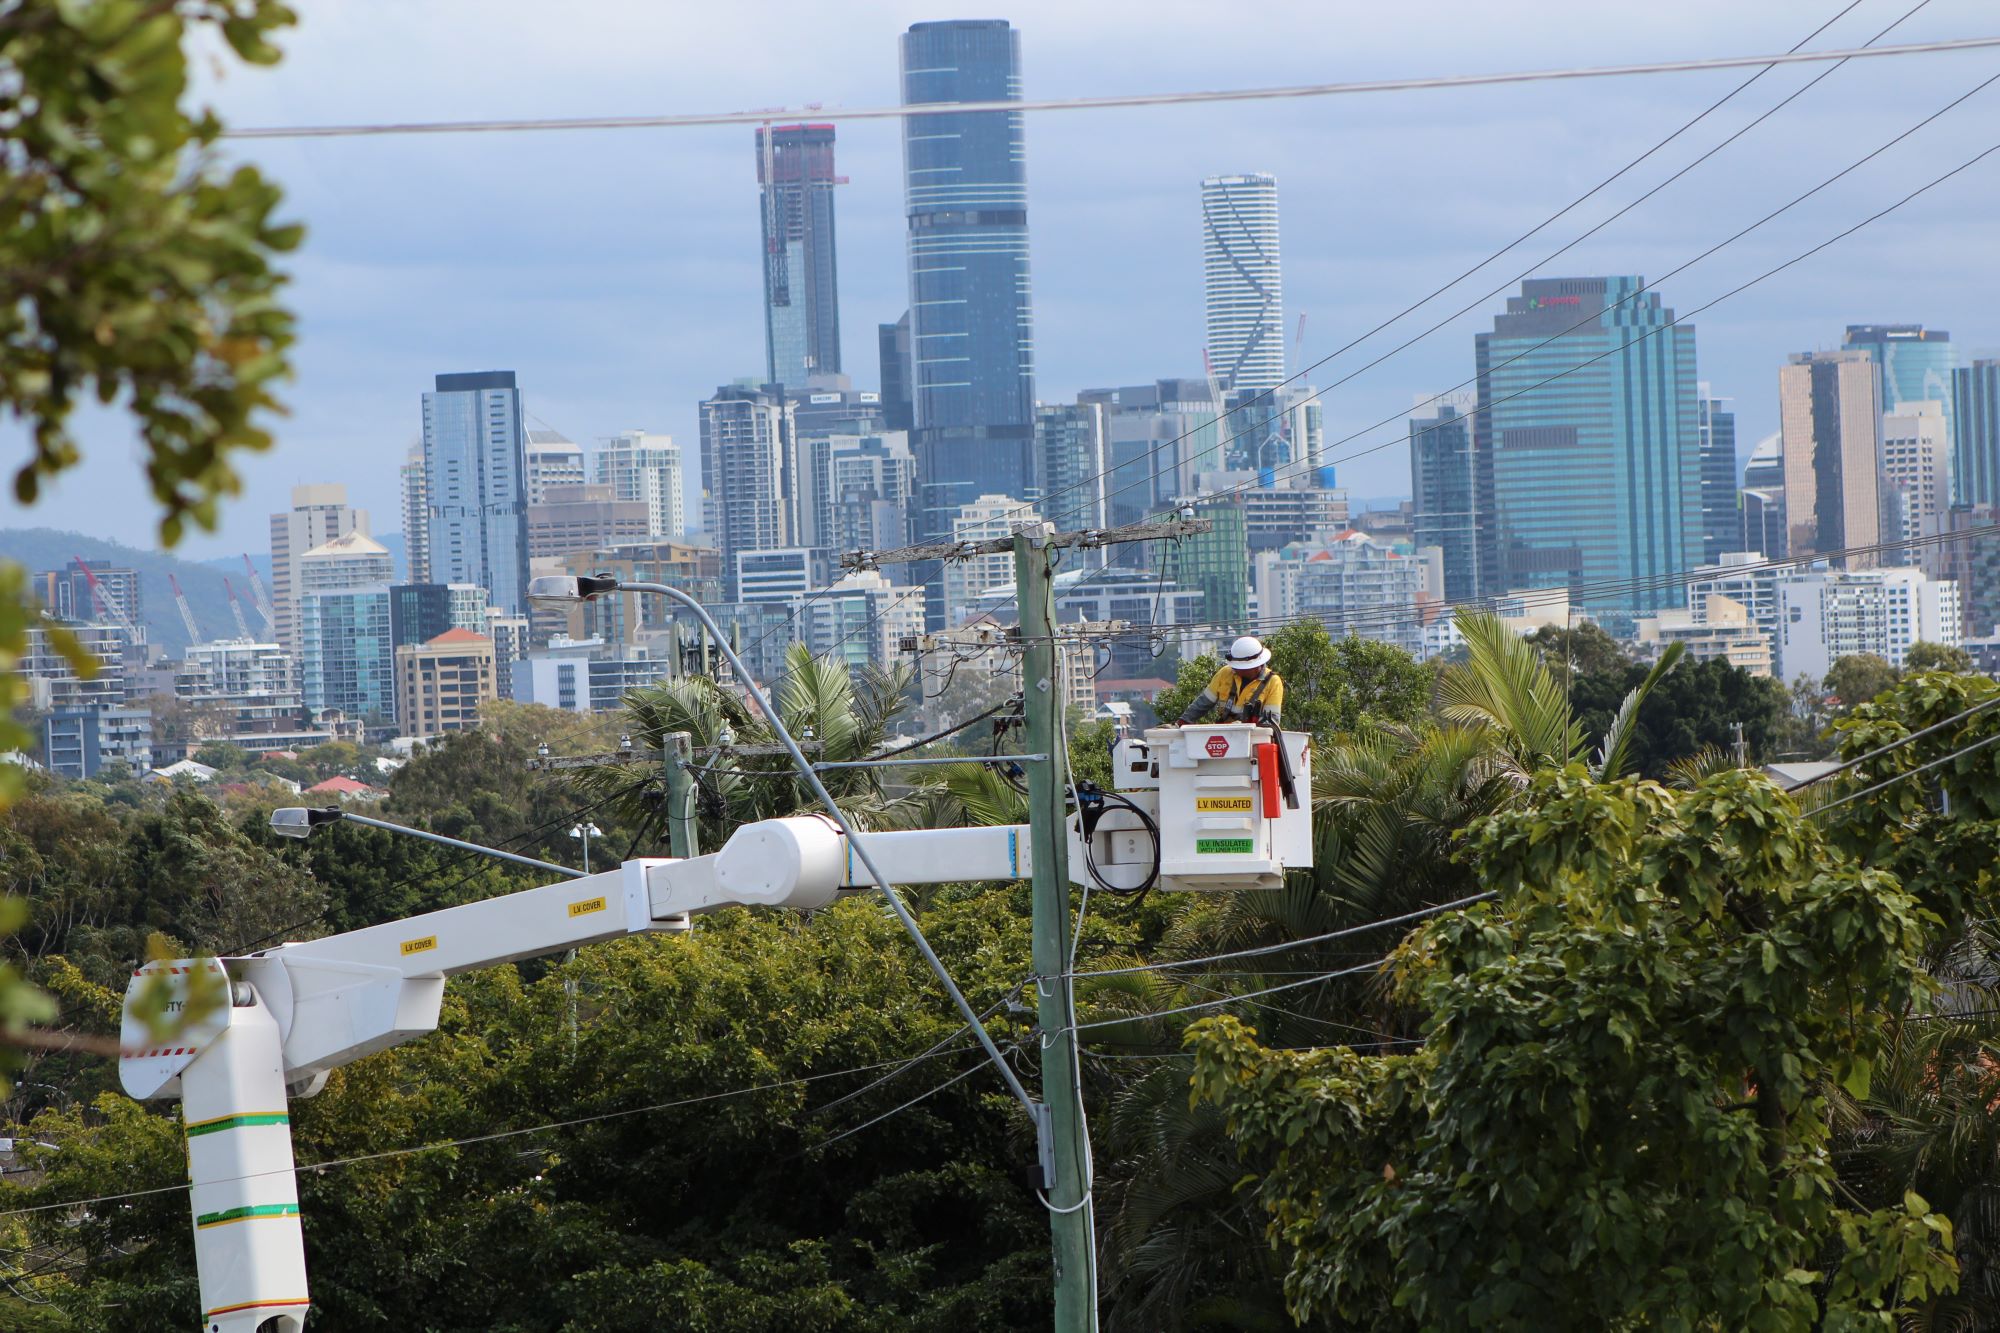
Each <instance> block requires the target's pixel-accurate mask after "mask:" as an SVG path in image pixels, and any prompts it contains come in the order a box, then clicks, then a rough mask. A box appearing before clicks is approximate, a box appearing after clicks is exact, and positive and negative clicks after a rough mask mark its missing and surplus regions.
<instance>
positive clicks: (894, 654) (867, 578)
mask: <svg viewBox="0 0 2000 1333" xmlns="http://www.w3.org/2000/svg"><path fill="white" fill-rule="evenodd" d="M793 607H794V622H793V623H794V624H795V625H796V627H797V632H798V640H799V642H801V643H803V644H805V645H806V648H807V649H808V650H809V651H810V652H811V653H812V654H813V655H814V656H815V657H824V656H831V657H834V658H836V659H838V660H841V661H844V662H846V663H847V664H848V665H849V666H850V667H858V666H871V665H872V666H875V667H879V668H881V669H883V670H887V669H888V668H889V667H890V666H892V665H894V664H895V662H896V661H897V659H898V658H899V656H900V655H901V652H902V646H901V645H902V642H903V640H904V639H907V638H912V637H914V636H916V635H919V634H922V633H923V631H924V590H923V589H922V588H908V587H904V586H902V585H900V584H895V583H891V582H890V581H889V579H888V577H887V576H886V575H884V574H883V573H881V572H880V571H879V570H873V569H859V570H855V571H854V572H852V573H849V574H844V575H842V576H841V577H840V579H839V580H838V581H836V582H835V583H834V584H832V585H831V586H830V587H829V588H827V589H825V590H823V591H821V592H818V593H815V594H813V595H811V596H809V597H801V598H799V599H797V600H796V601H795V602H794V603H793Z"/></svg>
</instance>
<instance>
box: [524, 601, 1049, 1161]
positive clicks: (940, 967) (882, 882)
mask: <svg viewBox="0 0 2000 1333" xmlns="http://www.w3.org/2000/svg"><path fill="white" fill-rule="evenodd" d="M536 582H538V583H539V582H541V580H536ZM586 584H588V585H590V586H589V587H585V586H584V585H586ZM606 585H609V586H606ZM565 591H568V590H565ZM617 591H624V592H647V593H652V594H654V595H655V596H658V597H665V598H666V599H668V600H669V601H673V602H678V603H680V604H681V605H682V606H685V607H686V608H688V610H690V611H692V612H694V614H695V618H696V619H698V620H700V621H701V623H702V625H703V626H705V627H706V628H707V630H708V632H709V634H710V635H712V636H713V637H714V640H715V645H716V647H718V648H720V649H721V650H722V655H723V656H724V657H725V658H727V659H728V661H729V665H730V666H731V667H732V668H734V669H735V672H736V677H737V679H738V680H741V681H742V682H743V687H744V688H745V689H747V690H749V691H750V697H751V698H753V699H755V700H756V701H757V706H758V708H759V709H761V710H762V711H763V714H764V720H765V721H766V722H768V723H770V724H771V730H772V731H774V732H776V733H777V734H778V739H779V740H780V741H782V742H784V746H785V751H786V753H788V754H790V755H791V757H792V763H793V764H794V765H796V766H797V768H798V770H799V773H800V774H801V775H802V776H803V777H804V778H805V780H806V784H807V785H808V786H810V787H811V788H812V790H813V795H815V796H817V797H819V802H820V804H821V805H823V806H825V807H826V812H827V814H828V815H830V816H831V817H832V818H833V822H834V823H835V824H837V825H839V826H840V831H841V833H842V834H843V835H845V837H846V840H847V846H848V848H849V849H850V851H851V852H852V854H853V855H854V857H855V859H856V860H858V861H860V862H861V864H862V865H863V866H864V867H866V868H867V871H868V874H869V876H870V878H872V879H873V880H874V881H875V887H876V888H878V889H880V890H881V891H882V896H883V897H884V898H886V899H888V902H889V907H890V909H891V910H892V911H894V912H895V914H896V919H897V920H898V921H900V922H902V923H903V929H904V930H905V931H906V932H908V934H909V936H910V940H911V942H912V943H914V944H915V945H916V946H917V952H919V953H921V954H922V955H923V956H924V962H925V963H926V964H928V965H929V967H930V969H931V971H932V973H934V974H935V975H936V976H937V979H938V983H939V984H940V985H942V986H943V987H944V989H945V993H946V994H947V995H949V996H951V1002H952V1003H953V1004H954V1005H956V1006H957V1007H958V1012H959V1013H960V1015H962V1016H963V1017H964V1019H965V1021H966V1024H967V1025H968V1026H969V1027H970V1028H971V1029H972V1032H973V1035H974V1036H976V1037H978V1039H979V1044H980V1045H981V1046H984V1047H985V1048H986V1054H987V1056H988V1058H989V1059H991V1060H992V1061H993V1066H994V1068H996V1069H998V1070H999V1071H1000V1077H1001V1079H1002V1080H1003V1081H1004V1082H1005V1083H1006V1085H1007V1090H1008V1091H1009V1092H1011V1093H1013V1094H1014V1096H1015V1097H1017V1098H1019V1099H1020V1102H1021V1105H1023V1106H1025V1107H1026V1108H1027V1109H1028V1116H1029V1118H1030V1119H1032V1120H1033V1121H1034V1123H1035V1128H1036V1133H1037V1135H1039V1134H1040V1133H1041V1132H1042V1128H1043V1124H1044V1119H1045V1118H1044V1115H1043V1112H1042V1110H1041V1108H1040V1106H1039V1104H1038V1103H1037V1102H1036V1101H1035V1099H1034V1098H1033V1097H1030V1096H1029V1095H1028V1090H1027V1089H1026V1088H1024V1087H1022V1086H1021V1080H1020V1078H1019V1077H1018V1076H1017V1075H1016V1074H1015V1073H1014V1069H1013V1066H1011V1065H1009V1064H1008V1063H1007V1061H1006V1058H1005V1057H1004V1056H1002V1055H1001V1054H1000V1048H999V1047H998V1046H997V1045H995V1044H994V1041H993V1035H992V1034H991V1033H989V1032H988V1031H987V1030H986V1024H984V1023H982V1022H981V1021H980V1020H979V1014H978V1011H976V1010H975V1009H973V1007H972V1002H971V1001H970V1000H967V999H966V998H965V993H964V992H963V991H961V990H959V988H958V983H957V982H955V981H953V980H952V979H951V973H950V972H949V971H947V970H946V969H945V965H944V962H943V960H942V959H940V958H939V957H938V956H937V952H936V951H935V950H934V949H932V948H931V943H930V941H929V940H927V939H925V938H924V932H923V929H922V928H921V927H920V926H918V925H917V919H916V917H914V916H912V915H911V914H910V909H909V905H908V904H906V903H905V902H904V901H903V897H902V895H901V894H899V893H897V892H896V890H895V887H894V886H893V885H891V884H890V883H889V879H888V877H887V876H886V875H884V874H883V873H882V871H881V869H880V868H879V867H878V866H877V865H876V864H875V858H874V855H873V854H872V853H871V852H870V851H869V850H868V844H867V842H866V841H865V840H864V839H863V838H861V837H860V836H859V835H858V834H857V833H856V832H855V829H854V825H852V824H850V823H849V822H848V820H847V816H846V814H845V813H843V812H842V811H841V808H840V806H839V804H838V803H836V802H835V801H834V799H833V796H832V794H831V793H829V792H828V791H827V789H826V784H825V783H823V782H821V781H820V777H819V774H818V773H816V772H814V771H813V766H812V764H811V763H810V762H809V761H808V760H807V759H806V756H805V753H804V751H802V750H800V749H799V743H798V742H797V741H795V740H793V739H792V733H791V732H789V731H787V730H786V729H785V723H784V719H782V718H780V717H779V716H778V710H777V708H776V707H775V706H774V705H773V704H772V703H771V699H770V696H769V695H767V694H765V693H764V690H763V688H762V687H761V686H759V685H758V684H757V678H756V677H755V676H753V675H751V674H750V668H749V667H747V666H745V665H744V664H743V659H742V658H741V657H738V656H737V655H736V650H735V649H734V648H733V647H731V646H730V643H729V636H728V635H726V634H724V633H723V632H722V626H720V625H718V624H716V623H715V617H713V616H711V615H710V614H709V613H708V608H706V607H704V606H703V605H702V604H701V603H700V602H699V601H697V600H696V599H695V598H694V597H693V596H691V595H690V594H688V593H686V592H684V591H682V590H681V589H679V588H675V587H671V586H669V585H668V584H665V583H620V582H618V580H616V579H613V578H604V577H599V578H591V579H585V578H578V579H576V580H574V591H573V592H572V593H571V595H572V596H578V597H586V598H587V597H593V596H596V595H598V594H599V593H604V592H617Z"/></svg>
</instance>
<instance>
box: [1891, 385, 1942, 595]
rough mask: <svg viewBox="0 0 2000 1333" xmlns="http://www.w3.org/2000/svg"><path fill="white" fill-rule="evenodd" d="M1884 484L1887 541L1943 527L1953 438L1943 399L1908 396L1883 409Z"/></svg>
mask: <svg viewBox="0 0 2000 1333" xmlns="http://www.w3.org/2000/svg"><path fill="white" fill-rule="evenodd" d="M1881 485H1882V493H1883V498H1884V502H1885V503H1884V505H1883V509H1882V516H1883V524H1884V531H1883V533H1882V539H1883V540H1884V541H1890V540H1901V541H1914V540H1916V539H1917V538H1918V537H1921V536H1923V535H1924V534H1925V533H1927V532H1931V531H1936V530H1939V527H1938V525H1939V523H1940V521H1941V520H1942V519H1943V518H1944V517H1945V514H1946V512H1947V511H1948V510H1949V509H1950V508H1951V442H1950V440H1948V439H1947V438H1946V436H1945V415H1944V407H1943V405H1942V404H1940V403H1938V402H1936V401H1934V400H1932V399H1929V398H1918V399H1907V398H1906V399H1904V400H1903V404H1902V406H1900V407H1898V408H1897V409H1896V410H1895V411H1893V412H1884V413H1883V414H1882V481H1881ZM1916 554H1917V553H1916V551H1915V550H1909V551H1904V552H1901V553H1899V554H1897V555H1895V556H1894V557H1893V558H1889V559H1885V560H1883V561H1882V563H1883V564H1903V563H1906V562H1909V561H1911V560H1913V559H1914V558H1915V556H1916Z"/></svg>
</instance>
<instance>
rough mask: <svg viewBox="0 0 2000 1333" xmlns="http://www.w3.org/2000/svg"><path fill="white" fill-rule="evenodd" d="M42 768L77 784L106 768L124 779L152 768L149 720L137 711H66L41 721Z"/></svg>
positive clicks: (151, 734) (140, 709) (143, 712)
mask: <svg viewBox="0 0 2000 1333" xmlns="http://www.w3.org/2000/svg"><path fill="white" fill-rule="evenodd" d="M42 763H43V765H44V766H46V767H47V769H48V770H49V772H50V773H51V774H53V775H54V776H56V777H59V778H68V779H70V780H72V781H80V780H82V779H85V778H94V777H96V776H97V775H98V774H99V773H102V772H103V771H104V770H105V769H106V768H117V767H121V766H122V767H123V768H124V770H125V772H126V773H127V775H137V774H141V773H144V772H146V771H147V770H148V769H150V768H152V766H153V715H152V714H151V713H149V712H147V711H146V710H145V709H143V708H105V709H88V708H86V709H70V710H64V711H62V712H58V713H51V714H49V715H48V716H47V717H45V718H43V719H42Z"/></svg>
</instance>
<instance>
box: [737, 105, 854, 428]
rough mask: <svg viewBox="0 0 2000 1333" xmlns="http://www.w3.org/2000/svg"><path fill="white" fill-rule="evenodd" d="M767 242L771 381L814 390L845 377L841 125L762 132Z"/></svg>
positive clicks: (776, 128) (767, 347) (766, 306)
mask: <svg viewBox="0 0 2000 1333" xmlns="http://www.w3.org/2000/svg"><path fill="white" fill-rule="evenodd" d="M757 183H758V185H759V186H760V187H761V193H760V196H759V198H760V201H761V203H762V205H763V211H764V216H763V236H764V349H765V359H766V362H767V364H768V367H769V370H770V374H769V375H768V377H767V379H766V382H767V383H770V384H785V385H790V386H791V387H793V388H795V389H803V388H805V387H806V380H807V379H808V378H809V377H810V376H813V375H838V374H839V373H840V296H839V291H838V281H837V278H836V273H835V267H834V257H833V187H834V186H836V185H839V184H841V183H842V178H841V177H839V176H836V175H835V174H834V171H833V126H831V125H778V126H774V127H773V128H772V129H771V130H770V132H769V134H768V135H767V134H766V132H765V131H764V130H762V129H759V130H758V131H757Z"/></svg>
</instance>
